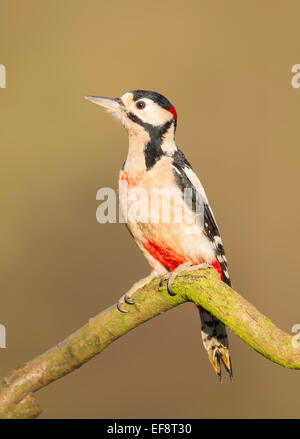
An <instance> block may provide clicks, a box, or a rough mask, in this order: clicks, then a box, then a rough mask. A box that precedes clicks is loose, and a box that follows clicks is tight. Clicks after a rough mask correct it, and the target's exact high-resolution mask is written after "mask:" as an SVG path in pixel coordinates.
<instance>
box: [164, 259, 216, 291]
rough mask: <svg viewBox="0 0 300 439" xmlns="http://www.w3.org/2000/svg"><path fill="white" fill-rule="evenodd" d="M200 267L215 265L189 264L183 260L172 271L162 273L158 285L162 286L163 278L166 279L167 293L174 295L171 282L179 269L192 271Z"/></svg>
mask: <svg viewBox="0 0 300 439" xmlns="http://www.w3.org/2000/svg"><path fill="white" fill-rule="evenodd" d="M200 268H203V269H205V268H215V267H214V266H213V265H211V264H207V263H203V264H198V265H191V264H190V263H189V262H185V263H183V264H181V265H179V266H178V267H177V268H175V270H174V271H171V272H168V273H166V274H164V275H163V276H162V278H161V279H160V282H159V286H160V287H162V285H163V282H164V281H165V280H167V281H168V283H167V290H168V293H169V294H170V296H176V293H174V291H173V290H172V285H173V282H174V280H175V279H176V277H177V275H178V274H179V273H180V272H181V271H193V270H199V269H200Z"/></svg>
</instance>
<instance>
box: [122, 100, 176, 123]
mask: <svg viewBox="0 0 300 439" xmlns="http://www.w3.org/2000/svg"><path fill="white" fill-rule="evenodd" d="M143 101H144V102H145V103H146V107H145V108H144V109H143V110H139V109H138V108H137V107H136V105H135V103H133V104H132V109H131V111H132V112H133V113H134V114H135V115H136V116H137V117H138V118H139V119H141V120H142V121H143V122H145V123H150V124H151V125H154V126H159V125H164V124H165V123H166V122H168V121H169V120H170V119H171V118H172V117H173V116H172V114H171V113H170V112H169V111H168V110H165V109H164V108H161V107H160V106H159V105H158V104H155V103H154V102H152V101H151V100H150V99H143Z"/></svg>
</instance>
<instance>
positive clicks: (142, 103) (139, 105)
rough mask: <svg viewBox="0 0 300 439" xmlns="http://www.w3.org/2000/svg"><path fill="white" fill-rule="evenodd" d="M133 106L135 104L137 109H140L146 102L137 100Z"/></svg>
mask: <svg viewBox="0 0 300 439" xmlns="http://www.w3.org/2000/svg"><path fill="white" fill-rule="evenodd" d="M135 106H136V108H138V109H139V110H142V109H143V108H145V107H146V104H145V102H144V101H138V102H137V103H136V104H135Z"/></svg>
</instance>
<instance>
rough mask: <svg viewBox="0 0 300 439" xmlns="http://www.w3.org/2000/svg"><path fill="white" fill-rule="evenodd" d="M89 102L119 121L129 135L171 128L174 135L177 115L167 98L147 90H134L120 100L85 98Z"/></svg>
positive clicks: (96, 97) (98, 97)
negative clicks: (103, 109) (105, 110)
mask: <svg viewBox="0 0 300 439" xmlns="http://www.w3.org/2000/svg"><path fill="white" fill-rule="evenodd" d="M86 99H88V100H89V101H91V102H93V103H95V104H98V105H101V106H102V107H104V108H106V109H107V111H108V112H109V113H112V114H113V115H114V116H115V117H116V118H117V119H119V120H120V121H121V123H122V125H123V126H124V127H125V128H126V129H127V131H128V133H129V134H138V133H139V131H140V130H141V129H143V130H146V131H147V132H150V131H151V130H152V131H157V130H161V129H162V128H163V127H166V128H167V130H166V131H169V128H171V127H173V130H172V131H173V135H174V134H175V129H176V123H177V113H176V110H175V108H174V107H173V105H172V104H171V103H170V102H169V101H168V99H167V98H165V97H164V96H162V95H161V94H159V93H156V92H154V91H149V90H134V91H130V92H127V93H125V94H124V95H123V96H121V98H105V97H101V96H86Z"/></svg>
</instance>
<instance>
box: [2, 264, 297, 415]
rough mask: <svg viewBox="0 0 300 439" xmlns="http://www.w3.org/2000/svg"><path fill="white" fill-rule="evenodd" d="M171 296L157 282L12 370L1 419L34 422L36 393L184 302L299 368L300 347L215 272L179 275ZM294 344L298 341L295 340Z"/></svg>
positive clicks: (5, 386) (6, 381)
mask: <svg viewBox="0 0 300 439" xmlns="http://www.w3.org/2000/svg"><path fill="white" fill-rule="evenodd" d="M172 289H173V290H174V292H176V293H177V294H176V296H174V297H172V296H170V295H169V294H168V292H167V290H166V286H165V285H164V286H163V287H161V288H160V287H159V280H158V279H156V280H154V281H152V282H150V283H149V284H147V285H146V286H145V287H143V288H141V289H139V290H138V291H137V292H136V293H135V294H134V296H133V300H134V302H135V305H125V307H127V309H128V310H129V311H130V312H128V313H126V314H123V313H120V312H119V311H118V310H117V309H116V307H115V306H112V307H110V308H108V309H106V310H105V311H103V312H102V313H100V314H98V315H97V316H96V317H93V318H91V319H90V320H89V321H88V323H87V324H86V325H85V326H83V327H82V328H81V329H79V330H78V331H76V332H75V333H73V334H72V335H70V336H69V337H68V338H66V339H65V340H64V341H62V342H61V343H59V344H58V345H57V346H55V347H54V348H52V349H50V350H49V351H47V352H45V353H44V354H42V355H40V356H38V357H36V358H34V359H33V360H31V361H29V362H28V363H26V364H24V365H23V366H21V367H19V368H18V369H16V370H14V371H12V372H11V373H10V374H9V375H8V376H7V377H6V378H4V379H2V381H1V382H0V418H33V417H36V416H38V415H39V414H40V412H41V410H40V408H39V407H38V406H37V404H36V403H35V402H34V398H33V395H32V393H34V392H37V391H38V390H39V389H41V388H43V387H45V386H46V385H48V384H50V383H51V382H53V381H55V380H57V379H59V378H61V377H63V376H64V375H66V374H68V373H70V372H72V371H73V370H75V369H77V368H79V367H80V366H82V365H83V364H84V363H85V362H87V361H89V360H90V359H91V358H93V357H94V356H95V355H97V354H99V353H100V352H102V351H103V349H105V348H106V347H107V346H108V345H109V344H110V343H112V342H113V341H114V340H116V339H117V338H119V337H121V336H122V335H123V334H126V333H127V332H129V331H130V330H131V329H133V328H135V327H136V326H138V325H140V324H141V323H144V322H146V321H147V320H149V319H151V318H153V317H155V316H157V315H159V314H162V313H164V312H166V311H168V310H169V309H171V308H174V307H175V306H177V305H180V304H182V303H184V302H188V301H190V302H194V303H195V304H197V305H201V306H202V307H203V308H205V309H206V310H208V311H210V312H211V313H212V314H214V315H215V316H216V317H217V318H218V319H220V320H221V321H222V322H224V323H225V324H226V325H227V326H228V327H229V328H231V329H232V330H233V331H234V332H235V333H236V334H237V335H238V336H239V337H240V338H241V339H242V340H244V341H245V342H246V343H248V344H249V345H250V346H251V347H252V348H253V349H255V350H256V351H257V352H259V353H260V354H262V355H263V356H265V357H266V358H268V359H269V360H271V361H273V362H275V363H277V364H280V365H281V366H283V367H287V368H290V369H300V344H299V345H298V346H296V347H295V343H292V340H293V337H292V336H291V335H289V334H287V333H285V332H283V331H281V330H280V329H279V328H277V327H276V326H275V325H274V324H273V323H272V322H271V320H270V319H268V318H267V317H265V316H264V315H263V314H261V313H260V312H259V311H258V310H257V309H256V308H255V307H254V306H253V305H251V304H250V303H249V302H247V301H246V300H245V299H244V298H243V297H241V296H240V295H239V294H238V293H236V292H235V291H234V290H232V289H231V288H230V287H228V286H227V285H226V284H225V283H224V282H222V281H221V280H220V278H219V274H218V273H217V272H216V271H215V270H212V269H209V270H200V271H191V272H183V273H181V274H179V275H178V276H177V278H176V281H175V282H174V284H173V286H172ZM294 340H295V339H294Z"/></svg>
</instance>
